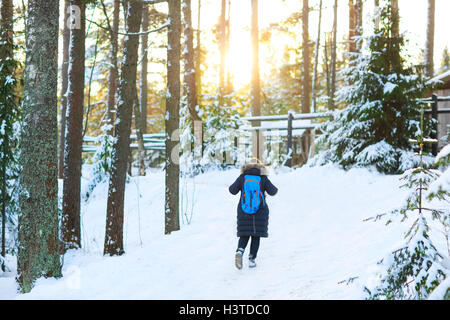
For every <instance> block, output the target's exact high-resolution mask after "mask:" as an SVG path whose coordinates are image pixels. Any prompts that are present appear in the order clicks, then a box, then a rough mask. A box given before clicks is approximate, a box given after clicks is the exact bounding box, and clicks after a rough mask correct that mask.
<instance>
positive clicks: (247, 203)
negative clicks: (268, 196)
mask: <svg viewBox="0 0 450 320" xmlns="http://www.w3.org/2000/svg"><path fill="white" fill-rule="evenodd" d="M260 198H261V199H260ZM261 202H262V203H263V205H265V202H264V195H263V193H262V191H261V177H260V176H254V175H245V176H244V186H243V188H242V199H241V206H242V210H243V211H244V212H245V213H247V214H254V213H255V212H257V211H258V209H259V205H260V204H261Z"/></svg>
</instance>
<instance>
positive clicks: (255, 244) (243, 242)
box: [236, 236, 260, 259]
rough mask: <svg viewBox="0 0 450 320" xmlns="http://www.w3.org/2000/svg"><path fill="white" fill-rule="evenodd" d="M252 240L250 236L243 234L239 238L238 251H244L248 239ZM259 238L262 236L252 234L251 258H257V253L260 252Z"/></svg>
mask: <svg viewBox="0 0 450 320" xmlns="http://www.w3.org/2000/svg"><path fill="white" fill-rule="evenodd" d="M249 240H250V236H242V237H240V238H239V243H238V248H237V250H236V251H239V249H241V250H240V251H242V253H244V250H245V247H247V244H248V241H249ZM259 240H260V237H255V236H252V243H251V244H250V255H249V258H253V259H255V258H256V254H257V253H258V249H259Z"/></svg>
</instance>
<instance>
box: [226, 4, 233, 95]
mask: <svg viewBox="0 0 450 320" xmlns="http://www.w3.org/2000/svg"><path fill="white" fill-rule="evenodd" d="M230 20H231V0H228V16H227V19H226V23H225V25H226V27H225V56H226V57H229V56H230V36H231V33H230V23H231V21H230ZM232 90H233V84H232V81H231V69H230V66H227V81H226V85H225V94H230V93H231V91H232Z"/></svg>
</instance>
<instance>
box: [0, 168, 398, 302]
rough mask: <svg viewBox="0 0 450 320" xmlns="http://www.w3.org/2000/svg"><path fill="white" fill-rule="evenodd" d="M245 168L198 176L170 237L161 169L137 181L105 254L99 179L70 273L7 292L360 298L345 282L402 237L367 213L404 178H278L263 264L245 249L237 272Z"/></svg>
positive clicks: (390, 197)
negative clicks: (183, 220)
mask: <svg viewBox="0 0 450 320" xmlns="http://www.w3.org/2000/svg"><path fill="white" fill-rule="evenodd" d="M237 175H238V170H230V171H226V172H212V173H207V174H204V175H201V176H199V177H197V178H196V180H195V197H196V202H195V212H194V215H193V219H192V223H191V224H190V225H186V224H182V226H181V230H180V231H178V232H174V233H172V234H171V235H168V236H164V235H163V226H164V220H163V216H162V214H161V212H163V199H164V194H163V190H164V189H163V186H164V176H163V173H161V172H158V173H155V174H150V175H149V176H147V177H143V178H135V179H133V181H131V182H130V184H128V186H127V188H128V189H127V195H126V222H125V250H126V254H125V255H123V256H121V257H103V256H102V254H101V253H102V247H103V236H104V221H105V209H106V200H105V197H106V193H107V186H106V185H101V186H99V187H98V188H97V189H96V190H95V192H94V194H93V196H92V197H91V199H90V201H89V203H88V204H87V205H86V208H85V214H84V215H83V229H84V230H85V232H84V233H83V237H84V240H85V241H83V243H84V249H83V250H79V251H78V252H74V251H72V252H70V253H68V254H67V255H66V257H65V261H64V268H63V274H64V277H63V278H61V279H58V280H55V279H40V280H38V282H37V283H36V287H35V288H34V289H33V291H32V292H31V293H30V294H26V295H19V296H16V294H15V285H14V278H13V276H10V277H7V278H0V288H1V289H0V298H15V297H17V298H25V299H35V298H44V299H53V298H57V299H359V298H361V292H360V291H358V288H357V287H356V286H346V285H343V284H338V282H339V281H341V280H345V279H347V278H349V277H351V276H358V275H359V276H362V277H363V276H364V274H366V272H367V269H368V268H370V267H371V266H373V265H374V263H375V262H376V261H377V260H378V259H379V258H380V257H382V256H383V255H384V254H385V253H386V252H387V250H388V249H389V248H391V247H392V245H394V244H395V242H397V241H398V240H399V239H400V238H401V233H399V232H398V229H397V228H401V226H396V225H394V226H391V227H385V226H384V225H383V224H382V223H373V222H363V221H362V220H363V219H364V218H366V217H369V216H372V215H375V214H377V213H380V212H381V211H382V210H383V209H386V208H387V207H389V206H392V205H395V204H396V203H398V201H399V199H400V198H401V197H402V192H399V191H398V189H397V188H398V185H399V182H398V177H396V176H382V175H379V174H377V173H370V172H369V171H367V170H365V169H357V170H356V169H355V170H351V171H349V172H345V171H342V170H339V169H336V168H334V167H319V168H302V169H299V170H295V171H293V172H288V173H280V174H278V175H273V176H271V177H270V178H271V180H272V182H273V183H274V184H275V185H276V186H277V187H278V188H279V193H278V195H276V196H275V197H268V199H267V202H268V203H269V207H270V222H269V238H267V239H262V240H261V246H260V251H259V254H258V259H257V263H258V266H257V268H255V269H249V268H248V265H247V261H246V260H247V252H248V249H247V252H246V254H245V259H244V268H243V269H242V270H237V269H236V268H235V267H234V251H235V249H236V245H237V238H236V236H235V230H236V205H237V201H238V196H232V195H231V194H229V193H228V186H229V184H231V183H232V182H233V181H234V179H235V178H236V177H237ZM211 181H214V182H211ZM188 187H189V188H192V185H188ZM138 188H139V191H140V193H141V198H139V201H137V199H138V198H137V195H138V192H137V190H138ZM191 190H192V189H191ZM190 196H192V192H190ZM138 207H139V210H138ZM86 239H89V245H86V243H87V242H86ZM141 240H142V246H141V244H140V242H141Z"/></svg>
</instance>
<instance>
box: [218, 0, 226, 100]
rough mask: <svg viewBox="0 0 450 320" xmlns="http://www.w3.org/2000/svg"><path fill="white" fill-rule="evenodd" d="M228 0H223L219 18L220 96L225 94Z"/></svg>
mask: <svg viewBox="0 0 450 320" xmlns="http://www.w3.org/2000/svg"><path fill="white" fill-rule="evenodd" d="M226 10H227V5H226V0H222V10H221V12H220V20H219V50H220V66H219V93H220V97H222V96H223V95H224V94H225V52H226V43H225V42H226V30H225V29H226V19H225V17H226Z"/></svg>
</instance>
